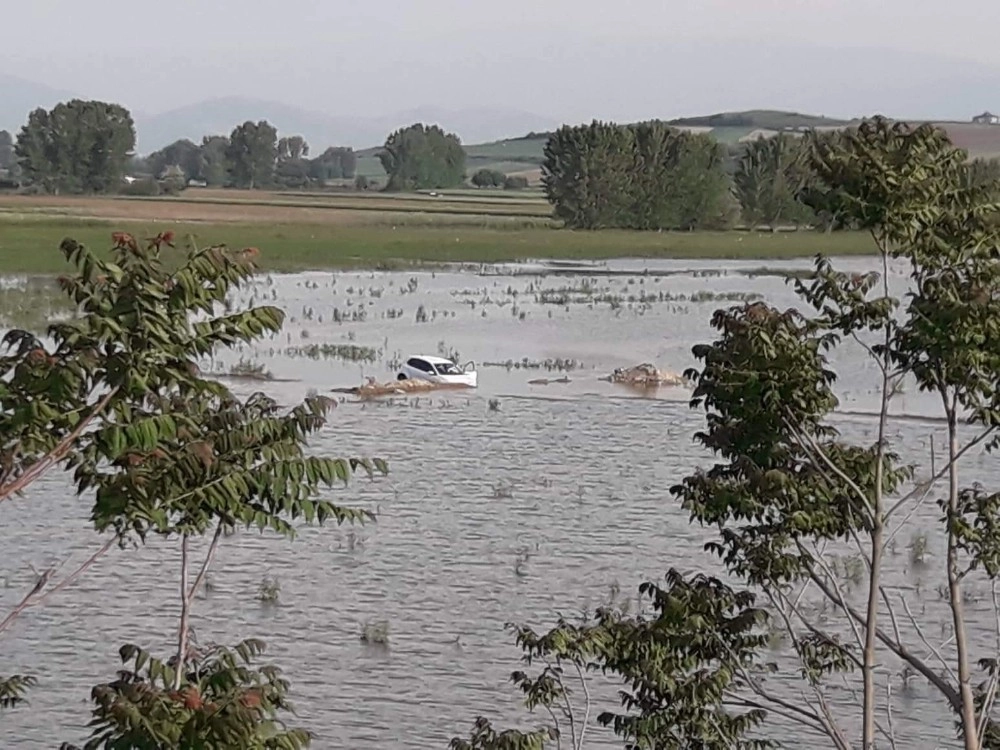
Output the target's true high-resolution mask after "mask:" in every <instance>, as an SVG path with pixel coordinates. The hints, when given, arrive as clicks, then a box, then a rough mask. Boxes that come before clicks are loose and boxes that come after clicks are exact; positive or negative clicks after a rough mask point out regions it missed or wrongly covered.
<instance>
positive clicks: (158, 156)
mask: <svg viewBox="0 0 1000 750" xmlns="http://www.w3.org/2000/svg"><path fill="white" fill-rule="evenodd" d="M146 166H147V168H148V169H149V171H150V172H152V174H153V176H154V177H156V178H159V179H162V178H163V176H164V173H165V172H166V171H167V169H168V168H169V167H179V168H180V170H181V172H182V173H183V176H184V177H186V178H192V177H197V176H199V175H200V174H201V170H202V153H201V148H200V147H198V146H197V145H195V144H194V143H192V142H191V141H189V140H187V139H186V138H185V139H182V140H179V141H174V142H173V143H171V144H170V145H169V146H164V147H163V148H161V149H160V150H159V151H154V152H153V153H151V154H150V155H149V156H148V157H146Z"/></svg>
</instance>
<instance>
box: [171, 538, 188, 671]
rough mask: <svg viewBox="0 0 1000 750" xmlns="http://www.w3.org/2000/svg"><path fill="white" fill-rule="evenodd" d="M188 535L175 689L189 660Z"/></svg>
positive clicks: (183, 551) (184, 540)
mask: <svg viewBox="0 0 1000 750" xmlns="http://www.w3.org/2000/svg"><path fill="white" fill-rule="evenodd" d="M187 553H188V537H187V534H184V536H182V537H181V624H180V627H179V628H178V630H177V664H176V667H175V668H176V670H177V672H176V674H175V675H174V690H179V689H180V687H181V680H182V678H183V676H184V671H185V668H184V665H185V663H186V662H187V650H188V616H189V614H190V612H189V604H190V601H191V600H190V599H189V598H188V559H187Z"/></svg>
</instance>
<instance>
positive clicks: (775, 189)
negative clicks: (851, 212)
mask: <svg viewBox="0 0 1000 750" xmlns="http://www.w3.org/2000/svg"><path fill="white" fill-rule="evenodd" d="M805 143H806V142H805V141H804V140H803V139H802V138H798V137H795V136H791V135H788V134H785V133H781V134H779V135H777V136H774V137H772V138H758V139H757V140H755V141H751V142H750V143H748V144H746V147H745V150H744V153H743V156H742V157H741V158H740V160H739V162H738V164H737V168H736V173H735V175H734V176H733V190H734V193H735V195H736V199H737V200H738V201H739V203H740V206H741V207H742V209H743V218H744V220H745V221H747V222H749V223H750V224H751V226H752V227H754V226H758V225H760V224H763V225H766V226H768V227H770V228H771V229H772V230H773V229H774V228H775V227H776V226H777V225H778V224H779V223H780V222H782V221H786V222H787V221H793V222H796V223H798V222H799V221H802V220H803V219H805V218H807V216H808V213H809V211H808V209H807V208H805V206H803V205H802V203H800V202H799V200H798V198H799V194H800V193H801V192H802V189H803V187H804V186H805V183H806V180H807V178H808V172H807V169H806V166H805V157H806V148H805Z"/></svg>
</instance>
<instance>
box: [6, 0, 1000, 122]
mask: <svg viewBox="0 0 1000 750" xmlns="http://www.w3.org/2000/svg"><path fill="white" fill-rule="evenodd" d="M2 18H3V27H4V30H5V33H4V35H3V36H4V43H3V46H2V48H0V72H3V73H7V74H10V75H14V76H18V77H21V78H27V79H30V80H33V81H37V82H40V83H45V84H47V85H50V86H53V87H56V88H60V89H67V90H69V91H72V92H74V93H78V94H80V95H84V96H91V97H98V98H106V99H113V100H117V101H123V102H124V103H126V104H127V105H128V106H130V107H131V108H133V109H135V110H138V111H146V112H157V111H162V110H166V109H170V108H172V107H176V106H180V105H183V104H190V103H193V102H195V101H198V100H201V99H206V98H210V97H218V96H229V95H232V96H253V97H257V98H264V99H277V100H280V101H284V102H287V103H289V104H294V105H299V106H307V107H311V108H313V109H317V110H321V111H325V112H329V113H333V114H378V113H384V112H389V111H395V110H400V109H406V108H410V107H417V106H421V105H433V106H440V107H450V108H464V107H473V106H500V107H511V108H518V109H524V110H528V111H532V112H537V113H540V114H545V115H553V116H556V117H565V118H574V117H578V118H581V119H582V118H585V117H589V116H591V115H592V114H600V115H602V116H607V117H621V118H625V117H639V116H645V115H652V114H655V115H660V116H670V115H680V114H688V113H694V112H697V111H698V110H699V109H702V108H704V107H712V106H713V105H717V108H719V109H723V108H736V107H739V106H754V105H759V106H779V107H786V108H793V107H797V106H802V107H806V106H808V107H810V108H812V109H813V110H815V107H816V106H819V105H822V104H823V103H824V102H826V105H825V106H824V107H823V108H824V110H825V112H826V113H827V114H838V115H851V114H857V112H856V111H855V110H857V109H858V108H862V107H866V106H868V99H863V98H859V96H860V95H859V94H858V93H857V91H858V90H859V87H860V88H864V85H863V84H864V83H865V81H864V80H863V79H864V78H865V77H866V76H864V75H862V76H861V79H862V80H859V77H858V68H856V67H855V68H849V69H847V70H845V71H844V73H843V75H842V76H841V77H839V78H838V77H836V76H826V77H824V78H823V79H822V81H821V82H820V83H817V84H816V85H817V86H822V88H823V89H824V90H822V91H815V90H809V88H810V86H809V84H808V78H806V77H803V76H804V75H805V73H804V72H803V71H802V70H799V69H798V67H799V66H797V65H796V60H795V59H794V58H793V59H788V55H789V50H792V51H793V53H794V55H801V56H803V58H805V57H809V56H810V55H812V54H814V52H815V51H816V50H817V49H821V48H822V49H827V50H843V49H845V48H854V49H861V48H878V49H880V50H895V51H901V52H907V53H912V55H911V56H910V57H905V58H902V59H904V60H910V63H903V64H900V63H893V64H892V65H888V64H881V63H877V62H876V63H871V65H874V66H875V67H876V68H877V67H878V66H879V65H882V68H885V67H887V66H888V67H892V68H893V70H891V71H886V70H885V69H881V70H872V68H871V67H870V68H869V71H870V72H871V75H872V76H876V78H877V77H878V76H882V77H884V76H885V75H887V74H891V75H890V79H889V80H890V81H891V85H893V86H896V85H898V86H899V87H903V88H905V89H907V90H908V91H912V92H914V93H913V96H914V97H915V98H914V99H913V101H914V102H916V103H918V104H919V102H920V98H919V90H920V87H921V86H922V85H923V83H924V80H925V79H926V78H927V76H928V75H929V74H928V73H927V70H928V68H926V66H925V67H921V65H922V64H923V61H924V60H925V58H927V59H930V57H933V56H936V57H947V58H953V60H952V63H953V66H954V70H953V71H952V72H955V73H956V74H957V73H958V72H961V73H962V74H963V75H964V74H965V73H968V72H971V73H972V74H976V75H978V74H983V75H986V74H993V73H996V72H997V71H1000V44H998V43H997V36H996V34H997V29H998V28H1000V3H998V2H996V0H949V1H948V2H944V3H942V2H941V1H940V0H934V1H933V2H931V1H930V0H614V1H612V2H609V1H608V0H530V1H529V0H493V1H491V2H487V1H486V0H393V1H392V2H389V1H388V0H381V1H380V2H379V1H377V0H376V1H374V2H373V1H372V0H368V1H367V2H361V1H360V0H312V2H307V1H306V0H280V1H277V2H276V1H275V0H239V1H237V0H230V1H229V2H225V3H224V2H221V0H171V1H170V2H165V1H163V0H159V1H154V0H88V1H87V2H80V1H79V0H31V1H30V2H6V3H4V8H3V13H2ZM776 50H777V51H780V54H781V56H782V60H781V64H780V66H778V68H775V69H777V70H782V69H783V70H786V71H787V73H788V79H787V82H786V83H785V84H783V82H782V81H781V80H773V77H774V76H772V75H771V74H768V77H769V80H766V81H761V80H759V78H758V77H756V76H755V71H756V67H755V65H756V62H757V60H756V58H757V56H758V55H760V56H762V57H765V58H766V56H767V55H768V54H769V53H774V54H778V52H776ZM795 50H798V51H797V52H795ZM729 53H731V55H732V57H733V58H734V59H725V58H726V56H727V54H729ZM847 54H857V55H862V56H864V55H867V56H868V57H867V58H866V59H869V60H875V58H874V57H872V56H871V53H870V51H869V52H862V53H847ZM825 59H833V58H829V57H828V58H825ZM772 62H774V61H772ZM911 63H912V64H911ZM932 67H933V66H932ZM768 70H771V69H768ZM806 72H808V71H806ZM948 75H951V73H948ZM778 77H779V78H780V77H782V76H778ZM876 78H872V80H873V81H874V80H876ZM877 80H878V81H879V84H878V85H879V86H883V87H884V86H886V85H890V84H883V83H882V78H877ZM942 85H943V84H942ZM755 95H756V96H757V97H758V99H766V101H758V100H757V99H755V98H754V97H755ZM990 96H992V97H996V99H997V100H996V101H986V99H988V97H990ZM983 98H984V105H983V106H984V107H986V106H990V107H992V108H995V109H1000V90H998V91H990V92H984V93H983ZM651 99H655V107H653V102H652V101H651ZM734 99H738V100H740V101H733V100H734ZM750 102H753V104H750ZM941 106H946V105H941ZM959 106H962V107H965V106H971V105H967V104H966V103H965V102H962V103H961V104H960V105H959ZM651 108H655V110H656V111H655V112H652V111H651ZM901 114H920V115H924V114H926V115H937V114H940V113H936V112H926V113H901ZM962 114H971V113H964V112H963V113H962Z"/></svg>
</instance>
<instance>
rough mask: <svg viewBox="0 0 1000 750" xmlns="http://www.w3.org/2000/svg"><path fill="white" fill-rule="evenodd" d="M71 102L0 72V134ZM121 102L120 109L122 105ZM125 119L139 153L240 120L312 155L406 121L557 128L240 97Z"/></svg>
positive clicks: (493, 134)
mask: <svg viewBox="0 0 1000 750" xmlns="http://www.w3.org/2000/svg"><path fill="white" fill-rule="evenodd" d="M74 97H77V98H86V94H85V93H73V92H68V91H61V90H58V89H54V88H50V87H48V86H45V85H44V84H39V83H34V82H32V81H27V80H24V79H22V78H15V77H13V76H7V75H3V74H0V130H9V131H10V132H11V133H14V134H16V133H17V131H18V130H19V129H20V127H21V125H23V124H24V122H25V121H26V120H27V116H28V113H29V112H30V111H31V110H33V109H36V108H37V107H45V108H50V107H52V106H54V105H55V104H56V103H58V102H60V101H65V100H67V99H72V98H74ZM122 104H124V105H125V106H126V107H127V106H128V102H122ZM132 117H133V119H134V120H135V126H136V139H137V143H136V150H137V151H138V152H139V153H149V152H151V151H155V150H156V149H158V148H161V147H163V146H165V145H167V144H168V143H172V142H174V141H176V140H178V139H180V138H189V139H191V140H192V141H195V142H200V141H201V138H202V136H204V135H213V134H224V135H228V134H229V132H230V131H231V130H232V129H233V127H234V126H236V125H238V124H239V123H242V122H245V121H246V120H253V121H254V122H256V121H258V120H267V121H268V122H270V123H271V124H272V125H274V126H275V127H276V128H278V132H279V133H280V134H282V135H301V136H302V137H304V138H305V139H306V141H307V142H308V143H310V144H312V146H313V147H314V150H318V151H321V150H323V149H325V148H326V147H327V146H353V147H354V148H357V149H361V148H366V147H370V146H374V145H377V144H381V143H383V142H384V141H385V137H386V136H387V135H388V134H389V133H390V132H392V131H393V130H395V129H397V128H400V127H405V126H406V125H410V124H412V123H414V122H423V123H427V124H438V125H440V126H441V127H443V128H445V129H446V130H448V131H449V132H454V133H457V134H458V135H459V136H460V137H461V138H462V140H463V142H465V143H482V142H486V141H495V140H500V139H501V138H506V137H509V136H513V135H521V134H524V133H528V132H530V131H533V130H534V131H541V130H550V129H552V128H554V127H558V126H559V124H560V121H559V120H558V119H556V118H553V117H545V116H543V115H538V114H534V113H531V112H524V111H521V110H517V109H506V108H500V107H471V108H464V109H443V108H436V107H421V108H417V109H410V110H403V111H398V112H392V113H388V114H384V115H377V116H367V117H366V116H349V115H339V116H338V115H330V114H326V113H324V112H318V111H315V110H309V109H305V108H302V107H296V106H293V105H290V104H284V103H282V102H276V101H270V100H265V99H252V98H247V97H220V98H216V99H210V100H207V101H202V102H197V103H195V104H189V105H187V106H184V107H178V108H176V109H171V110H168V111H166V112H160V113H156V114H150V113H145V112H142V111H135V110H133V111H132Z"/></svg>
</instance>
